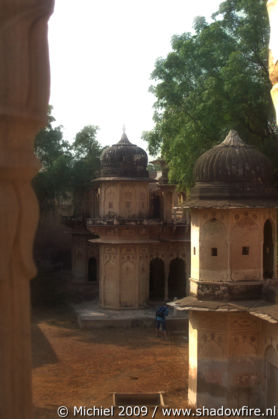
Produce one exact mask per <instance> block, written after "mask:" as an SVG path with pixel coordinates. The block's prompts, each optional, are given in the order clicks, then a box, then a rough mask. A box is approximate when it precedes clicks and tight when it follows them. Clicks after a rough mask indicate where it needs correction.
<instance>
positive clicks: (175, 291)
mask: <svg viewBox="0 0 278 419" xmlns="http://www.w3.org/2000/svg"><path fill="white" fill-rule="evenodd" d="M185 295H186V276H185V262H184V260H183V259H181V258H176V259H173V260H171V263H170V269H169V277H168V297H169V298H170V299H173V298H175V297H177V298H182V297H185Z"/></svg>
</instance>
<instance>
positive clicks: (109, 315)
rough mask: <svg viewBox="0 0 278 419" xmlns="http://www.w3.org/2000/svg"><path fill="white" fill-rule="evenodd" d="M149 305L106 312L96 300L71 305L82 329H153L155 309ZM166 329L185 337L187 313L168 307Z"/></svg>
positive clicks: (154, 306)
mask: <svg viewBox="0 0 278 419" xmlns="http://www.w3.org/2000/svg"><path fill="white" fill-rule="evenodd" d="M158 305H160V303H159V302H158V303H157V304H156V305H150V306H147V307H145V308H142V309H138V310H108V309H104V308H101V307H100V305H99V302H98V301H97V300H92V301H86V302H83V303H79V304H73V309H74V311H75V314H76V316H77V321H78V324H79V327H80V328H82V329H84V328H85V329H98V328H120V327H128V328H129V327H153V328H154V327H155V312H156V307H157V306H158ZM169 310H170V312H169V315H168V317H167V329H168V330H169V331H172V330H180V331H184V333H185V334H186V335H187V330H188V313H186V312H184V311H177V310H175V309H173V308H172V307H169Z"/></svg>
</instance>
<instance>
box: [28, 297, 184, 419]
mask: <svg viewBox="0 0 278 419" xmlns="http://www.w3.org/2000/svg"><path fill="white" fill-rule="evenodd" d="M32 345H33V403H34V418H35V419H54V418H56V419H57V418H58V415H57V408H58V406H60V405H65V406H67V407H68V408H69V410H70V412H71V413H70V414H69V416H68V418H73V417H80V415H78V416H73V414H72V411H73V406H86V407H89V408H90V407H92V406H98V407H100V406H103V407H110V406H111V404H112V394H111V393H112V392H156V391H164V392H165V401H166V404H167V405H168V406H171V407H186V388H187V363H188V354H187V346H188V345H187V340H186V339H185V334H183V333H178V334H177V333H172V334H170V336H169V338H168V340H167V341H164V340H163V339H162V338H157V337H156V336H155V334H154V330H152V329H143V328H141V329H139V328H134V329H101V330H98V329H95V330H85V329H79V328H78V325H77V323H76V320H75V317H74V314H73V313H72V311H71V310H70V309H69V308H68V307H67V306H65V305H60V306H59V307H56V308H54V309H53V308H40V309H38V308H36V309H34V311H33V319H32ZM150 410H151V411H152V408H151V409H150ZM87 417H88V416H87ZM147 417H149V415H148V416H147ZM150 417H151V416H150ZM160 417H162V414H161V413H159V412H158V413H157V414H156V418H157V419H159V418H160Z"/></svg>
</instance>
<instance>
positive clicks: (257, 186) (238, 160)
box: [191, 130, 276, 200]
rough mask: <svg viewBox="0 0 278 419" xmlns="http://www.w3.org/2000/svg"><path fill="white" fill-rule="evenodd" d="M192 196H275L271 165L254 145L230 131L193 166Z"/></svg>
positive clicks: (254, 197)
mask: <svg viewBox="0 0 278 419" xmlns="http://www.w3.org/2000/svg"><path fill="white" fill-rule="evenodd" d="M193 173H194V178H195V182H196V183H195V186H194V187H193V188H192V193H191V198H192V199H200V200H202V199H204V200H206V199H209V200H211V199H218V200H240V199H242V200H250V199H268V198H271V199H272V198H275V197H276V191H275V189H274V188H273V187H272V186H271V183H272V166H271V163H270V161H269V159H268V158H267V157H266V156H265V155H264V154H262V153H261V152H260V151H258V150H257V149H256V148H255V147H254V146H251V145H248V144H245V143H244V142H243V141H242V139H241V138H240V137H239V135H238V133H237V132H236V131H234V130H231V131H230V132H229V134H228V135H227V137H226V138H225V140H224V141H223V142H222V143H221V144H218V145H217V146H215V147H213V148H211V149H210V150H208V151H206V152H205V153H204V154H202V155H201V156H200V157H199V158H198V160H197V161H196V164H195V167H194V172H193Z"/></svg>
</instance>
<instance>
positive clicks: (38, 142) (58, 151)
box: [32, 106, 72, 211]
mask: <svg viewBox="0 0 278 419" xmlns="http://www.w3.org/2000/svg"><path fill="white" fill-rule="evenodd" d="M51 112H52V107H51V106H50V107H49V111H48V124H47V126H46V127H45V128H44V129H42V130H41V131H40V132H39V133H38V134H37V136H36V138H35V143H34V152H35V154H36V156H37V157H38V158H39V160H40V161H41V166H42V167H41V169H40V171H39V173H38V174H37V176H35V178H34V179H33V182H32V184H33V187H34V190H35V192H36V195H37V197H38V200H39V204H40V208H41V211H44V210H49V209H53V208H54V207H55V202H56V200H57V198H58V197H60V196H65V195H66V191H67V190H69V189H70V177H71V176H70V172H71V165H72V163H71V162H72V155H71V152H70V144H69V143H68V142H67V141H65V140H64V139H63V132H62V127H61V126H58V127H54V126H53V123H54V122H55V118H54V117H53V116H52V114H51Z"/></svg>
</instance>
